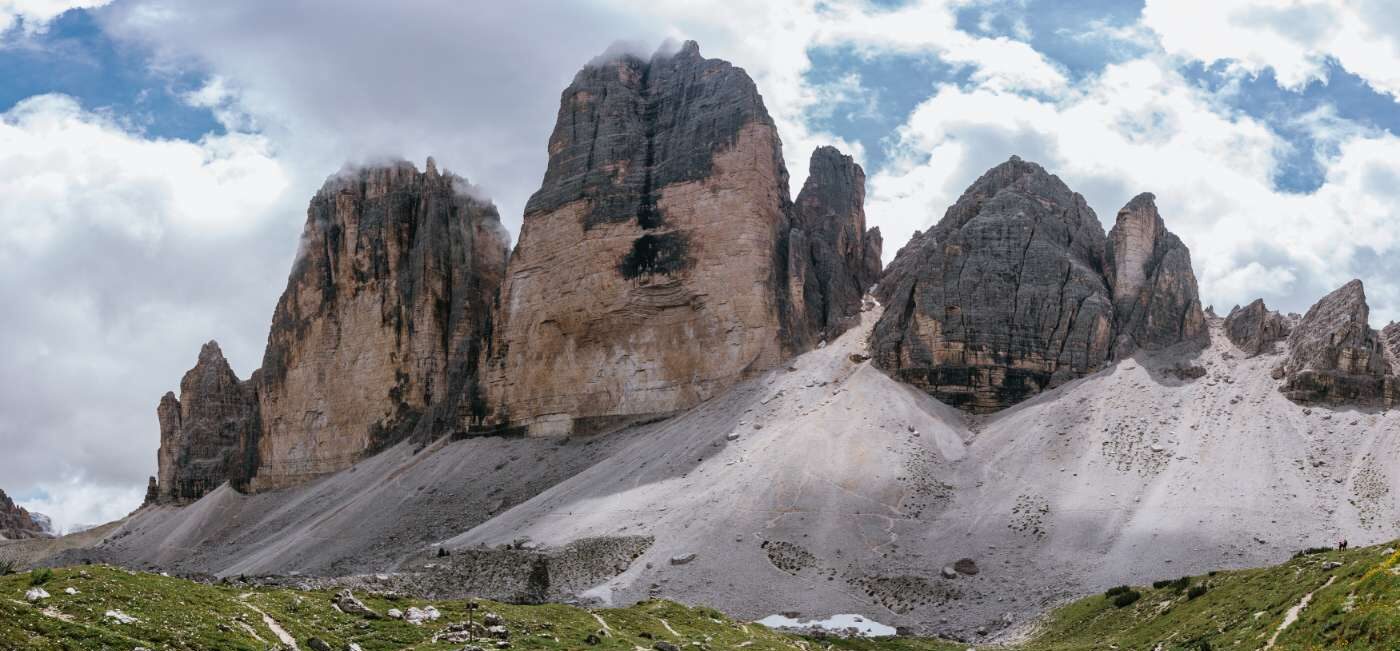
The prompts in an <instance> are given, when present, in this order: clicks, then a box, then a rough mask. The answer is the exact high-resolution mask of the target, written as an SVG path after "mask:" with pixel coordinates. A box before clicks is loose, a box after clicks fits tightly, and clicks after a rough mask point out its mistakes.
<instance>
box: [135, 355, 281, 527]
mask: <svg viewBox="0 0 1400 651" xmlns="http://www.w3.org/2000/svg"><path fill="white" fill-rule="evenodd" d="M156 417H157V418H158V419H159V421H160V452H159V453H158V455H157V462H158V463H157V465H158V468H159V471H158V481H157V482H156V494H155V501H158V502H162V503H172V502H173V503H183V502H190V501H194V500H197V499H199V498H200V497H203V496H204V494H205V493H208V492H209V491H212V490H214V489H215V488H217V487H218V486H219V485H220V484H222V483H224V482H225V481H228V480H229V479H230V478H231V477H232V476H233V475H234V474H235V472H236V471H235V467H237V466H239V465H240V464H241V463H242V461H243V459H242V450H243V445H244V444H245V442H246V441H249V440H250V439H252V438H255V437H256V436H257V429H258V428H259V426H260V422H259V419H258V395H257V390H256V388H255V387H254V385H253V383H252V382H242V381H239V379H238V376H237V375H235V374H234V372H233V369H232V368H230V367H229V364H228V361H227V360H225V359H224V354H223V351H221V350H220V349H219V344H218V343H216V342H213V341H211V342H209V343H207V344H204V347H203V348H201V349H200V351H199V361H198V362H197V363H196V364H195V366H194V368H192V369H190V370H189V372H187V373H185V377H184V379H183V380H181V381H180V397H179V399H176V397H175V394H174V393H167V394H165V396H164V397H163V398H161V400H160V405H159V406H158V407H156ZM148 493H149V491H148Z"/></svg>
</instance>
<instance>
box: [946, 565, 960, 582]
mask: <svg viewBox="0 0 1400 651" xmlns="http://www.w3.org/2000/svg"><path fill="white" fill-rule="evenodd" d="M942 574H943V578H945V579H956V578H958V571H957V570H955V569H953V566H952V565H944V566H943V570H942Z"/></svg>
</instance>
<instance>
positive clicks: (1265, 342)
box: [1225, 298, 1292, 357]
mask: <svg viewBox="0 0 1400 651" xmlns="http://www.w3.org/2000/svg"><path fill="white" fill-rule="evenodd" d="M1291 330H1292V327H1291V326H1290V325H1289V320H1288V319H1287V318H1285V317H1284V316H1283V315H1282V314H1279V313H1278V312H1274V311H1271V310H1270V309H1269V308H1268V307H1266V306H1265V305H1264V299H1262V298H1256V299H1254V302H1252V303H1250V304H1249V305H1246V306H1244V307H1240V306H1238V305H1236V306H1235V308H1234V309H1232V310H1230V314H1229V316H1226V317H1225V336H1227V337H1229V338H1230V341H1231V342H1234V344H1235V345H1236V346H1239V347H1240V350H1243V351H1244V352H1245V354H1247V355H1249V356H1250V357H1254V356H1255V355H1259V354H1261V353H1268V352H1273V350H1274V344H1275V342H1279V341H1283V340H1284V339H1287V338H1288V334H1289V332H1291Z"/></svg>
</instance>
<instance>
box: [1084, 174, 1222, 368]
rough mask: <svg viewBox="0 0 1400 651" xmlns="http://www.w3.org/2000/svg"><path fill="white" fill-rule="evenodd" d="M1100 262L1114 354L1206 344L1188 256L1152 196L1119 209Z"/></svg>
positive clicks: (1193, 274)
mask: <svg viewBox="0 0 1400 651" xmlns="http://www.w3.org/2000/svg"><path fill="white" fill-rule="evenodd" d="M1105 258H1106V261H1107V269H1106V271H1107V277H1108V284H1109V289H1110V290H1111V291H1112V293H1113V308H1114V313H1115V316H1116V322H1115V331H1116V332H1117V342H1116V343H1115V346H1114V355H1115V356H1117V357H1120V358H1121V357H1126V356H1128V355H1131V354H1132V352H1133V351H1134V350H1136V349H1137V348H1140V347H1141V348H1147V349H1157V348H1165V347H1167V346H1171V345H1173V344H1177V343H1180V342H1183V341H1199V342H1201V343H1205V341H1204V340H1205V338H1206V336H1207V330H1206V322H1205V314H1204V313H1203V312H1202V311H1201V301H1200V296H1199V294H1198V293H1197V290H1196V275H1195V273H1194V272H1192V270H1191V252H1190V251H1188V250H1187V249H1186V245H1185V244H1182V242H1181V239H1180V238H1178V237H1177V236H1176V235H1175V234H1173V233H1171V232H1169V231H1168V230H1167V228H1166V225H1165V224H1163V222H1162V217H1161V215H1159V214H1158V213H1157V204H1156V201H1155V197H1153V196H1152V194H1150V193H1143V194H1140V195H1138V196H1136V197H1134V198H1133V200H1132V201H1129V202H1128V205H1126V206H1124V207H1123V209H1122V210H1120V211H1118V219H1117V222H1116V223H1115V224H1114V225H1113V229H1112V230H1110V231H1109V233H1108V244H1107V249H1106V251H1105Z"/></svg>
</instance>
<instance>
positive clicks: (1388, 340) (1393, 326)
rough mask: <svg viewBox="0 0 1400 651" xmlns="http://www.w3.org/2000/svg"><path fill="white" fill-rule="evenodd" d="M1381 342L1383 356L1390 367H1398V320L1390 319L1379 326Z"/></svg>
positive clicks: (1399, 330)
mask: <svg viewBox="0 0 1400 651" xmlns="http://www.w3.org/2000/svg"><path fill="white" fill-rule="evenodd" d="M1381 343H1383V344H1384V345H1385V358H1386V361H1388V362H1390V368H1391V369H1392V370H1394V369H1400V322H1395V321H1391V322H1390V323H1387V324H1386V326H1385V327H1384V328H1381Z"/></svg>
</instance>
